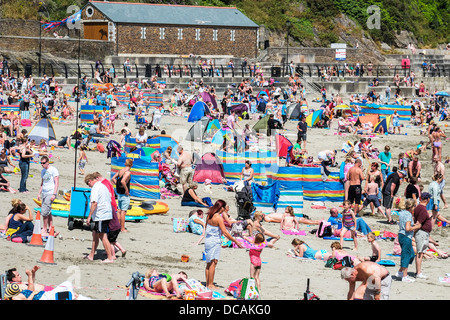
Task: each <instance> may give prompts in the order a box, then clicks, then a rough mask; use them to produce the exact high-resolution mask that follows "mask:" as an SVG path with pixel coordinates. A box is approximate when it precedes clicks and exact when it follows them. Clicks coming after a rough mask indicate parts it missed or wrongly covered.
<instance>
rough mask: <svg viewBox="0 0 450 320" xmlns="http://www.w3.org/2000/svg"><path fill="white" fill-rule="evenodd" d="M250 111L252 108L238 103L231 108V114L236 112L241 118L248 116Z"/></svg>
mask: <svg viewBox="0 0 450 320" xmlns="http://www.w3.org/2000/svg"><path fill="white" fill-rule="evenodd" d="M249 109H250V107H249V106H248V104H245V103H237V104H234V105H232V106H231V112H234V113H235V114H236V115H237V116H238V117H240V118H243V116H244V115H246V114H248V112H249Z"/></svg>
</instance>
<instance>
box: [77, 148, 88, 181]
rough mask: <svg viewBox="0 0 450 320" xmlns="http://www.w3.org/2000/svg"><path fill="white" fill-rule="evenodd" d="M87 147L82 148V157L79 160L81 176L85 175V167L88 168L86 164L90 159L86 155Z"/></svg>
mask: <svg viewBox="0 0 450 320" xmlns="http://www.w3.org/2000/svg"><path fill="white" fill-rule="evenodd" d="M86 150H87V147H86V145H84V144H83V145H81V146H80V157H79V158H78V169H80V174H83V175H84V167H85V166H86V163H87V162H88V158H87V155H86Z"/></svg>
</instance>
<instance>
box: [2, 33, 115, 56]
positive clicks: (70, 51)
mask: <svg viewBox="0 0 450 320" xmlns="http://www.w3.org/2000/svg"><path fill="white" fill-rule="evenodd" d="M0 43H1V47H2V48H5V49H7V50H8V51H17V52H24V51H31V52H39V37H14V36H2V37H0ZM80 48H81V50H80V59H81V60H91V61H96V60H98V59H103V58H104V57H105V56H108V55H111V54H112V53H113V52H114V43H112V42H108V41H97V40H83V39H81V43H80ZM41 52H42V53H50V54H52V55H54V56H56V57H58V58H65V59H74V60H76V59H78V39H73V38H72V39H56V38H42V39H41Z"/></svg>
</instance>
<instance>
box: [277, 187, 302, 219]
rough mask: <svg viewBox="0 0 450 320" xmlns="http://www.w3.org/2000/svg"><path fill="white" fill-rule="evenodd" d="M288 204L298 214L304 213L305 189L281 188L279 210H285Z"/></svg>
mask: <svg viewBox="0 0 450 320" xmlns="http://www.w3.org/2000/svg"><path fill="white" fill-rule="evenodd" d="M288 206H291V207H292V208H293V209H294V214H295V215H296V216H302V215H303V190H285V189H282V190H280V198H279V199H278V203H277V212H284V210H285V209H286V207H288Z"/></svg>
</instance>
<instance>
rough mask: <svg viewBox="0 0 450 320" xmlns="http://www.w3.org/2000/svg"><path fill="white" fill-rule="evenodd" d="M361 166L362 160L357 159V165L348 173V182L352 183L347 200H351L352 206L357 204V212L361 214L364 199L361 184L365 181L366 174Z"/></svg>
mask: <svg viewBox="0 0 450 320" xmlns="http://www.w3.org/2000/svg"><path fill="white" fill-rule="evenodd" d="M361 166H362V161H361V159H356V160H355V165H354V166H353V167H351V168H350V170H348V172H347V180H348V181H350V186H349V188H348V199H347V200H349V201H350V203H351V204H352V205H353V204H355V210H354V211H355V212H359V206H360V204H361V197H362V187H361V182H362V181H363V180H364V174H363V172H362V169H361Z"/></svg>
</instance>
